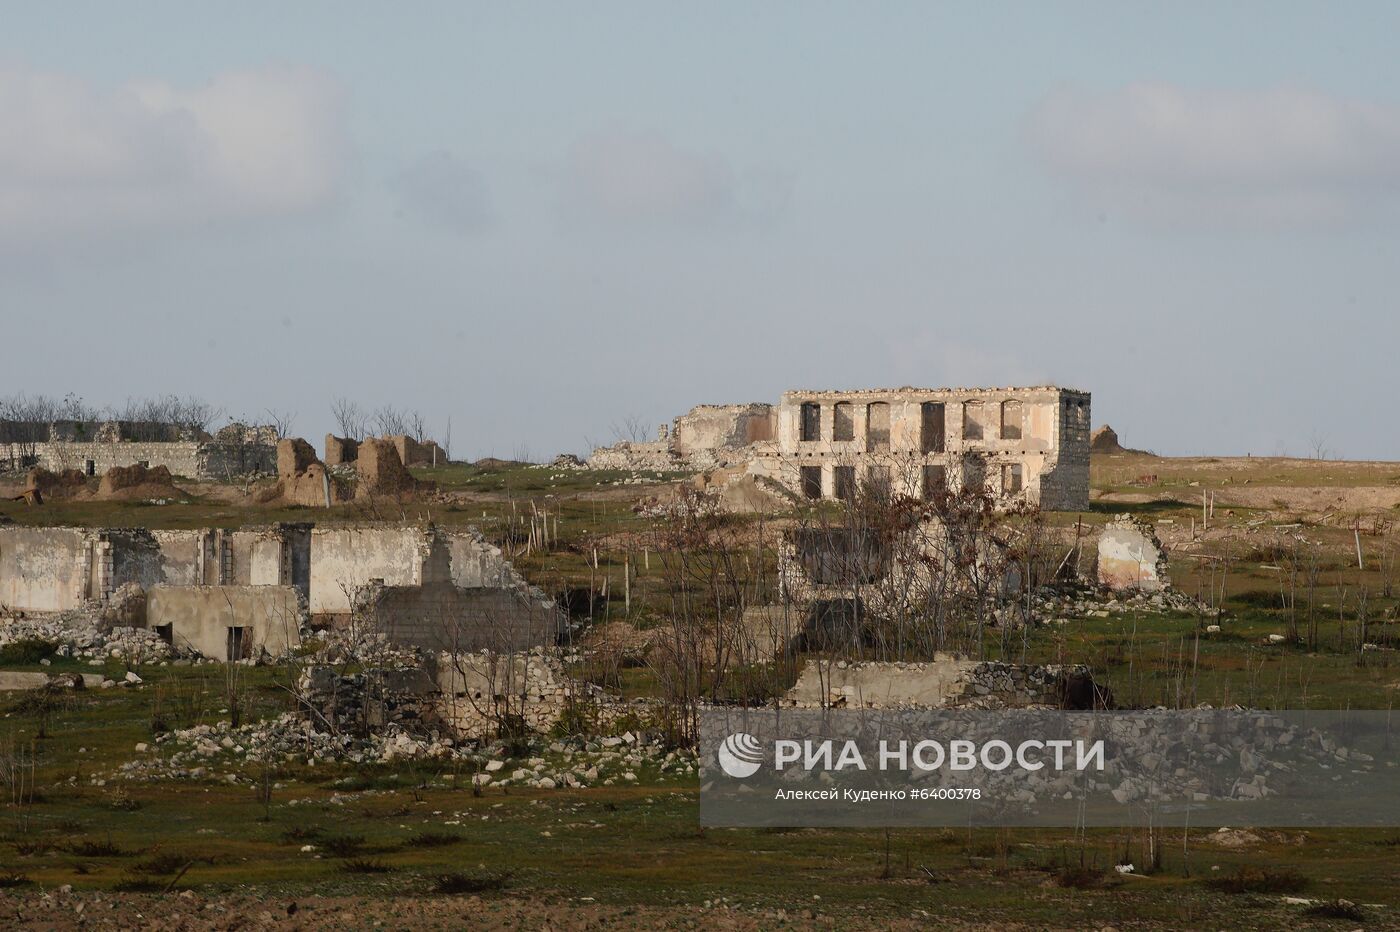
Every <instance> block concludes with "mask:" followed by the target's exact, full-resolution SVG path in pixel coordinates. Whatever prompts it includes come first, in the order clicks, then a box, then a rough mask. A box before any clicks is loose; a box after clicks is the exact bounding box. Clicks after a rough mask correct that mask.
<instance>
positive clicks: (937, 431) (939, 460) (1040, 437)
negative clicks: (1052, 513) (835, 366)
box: [755, 386, 1090, 510]
mask: <svg viewBox="0 0 1400 932" xmlns="http://www.w3.org/2000/svg"><path fill="white" fill-rule="evenodd" d="M1089 423H1090V422H1089V395H1088V393H1087V392H1079V391H1073V390H1070V389H1064V388H1055V387H1049V386H1043V387H1037V388H985V389H984V388H954V389H917V388H900V389H872V390H867V391H850V392H840V391H791V392H786V393H784V395H783V397H782V401H781V402H780V403H779V405H778V408H777V411H776V425H775V433H776V438H777V439H776V442H775V443H774V444H773V445H772V446H771V448H770V449H757V450H756V451H755V452H756V454H757V455H756V457H755V461H756V462H755V467H757V470H756V471H758V470H761V471H762V472H764V473H766V474H767V475H769V476H771V477H772V478H774V479H777V480H778V481H780V482H783V483H784V484H786V485H788V486H789V487H790V488H792V489H793V491H795V492H798V493H800V494H801V495H803V496H805V497H807V498H845V497H847V496H848V495H850V494H851V492H852V491H853V490H854V489H855V488H856V485H857V483H860V482H876V483H883V484H887V485H888V486H889V487H890V488H891V490H892V491H894V492H896V493H899V494H905V495H913V496H929V495H931V494H933V493H934V492H935V491H937V490H938V489H943V488H958V487H960V486H964V485H967V484H969V483H973V484H978V485H983V486H985V487H986V488H988V489H990V490H991V491H993V492H994V493H996V494H998V495H1000V496H1003V497H1006V498H1016V497H1022V498H1025V499H1027V500H1029V501H1032V502H1037V503H1039V504H1040V505H1041V507H1044V508H1048V509H1054V510H1073V509H1083V508H1088V507H1089Z"/></svg>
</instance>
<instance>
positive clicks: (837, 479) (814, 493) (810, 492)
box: [802, 461, 1025, 501]
mask: <svg viewBox="0 0 1400 932" xmlns="http://www.w3.org/2000/svg"><path fill="white" fill-rule="evenodd" d="M1024 477H1025V473H1024V472H1023V470H1022V466H1021V464H1020V463H1003V464H1002V466H1001V491H1002V493H1003V494H1005V495H1015V494H1016V493H1018V492H1020V491H1021V490H1022V489H1023V488H1025V478H1024ZM920 480H921V483H920V484H921V488H920V490H919V491H920V494H921V495H922V496H923V498H924V500H925V501H929V500H930V499H932V498H933V497H934V496H936V495H938V494H939V493H940V492H943V491H946V490H947V488H948V468H947V467H946V466H940V465H932V464H931V465H928V466H925V467H924V468H923V474H922V475H921V476H920ZM986 481H987V472H986V464H985V463H982V462H980V461H974V462H970V463H968V464H967V466H965V467H964V475H963V482H964V483H965V484H970V485H980V484H983V483H985V482H986ZM866 482H867V483H869V484H870V486H872V487H873V488H877V489H879V488H883V489H885V490H888V489H889V485H890V471H889V467H886V466H876V467H874V468H872V469H870V470H869V471H868V472H867V473H866ZM802 494H803V496H805V497H806V498H811V499H817V498H821V497H822V468H821V467H820V466H803V467H802ZM832 494H833V496H834V497H835V498H837V499H839V500H841V501H849V500H850V499H852V498H854V497H855V494H856V468H855V467H854V466H834V467H832Z"/></svg>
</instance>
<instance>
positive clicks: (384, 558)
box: [309, 527, 544, 615]
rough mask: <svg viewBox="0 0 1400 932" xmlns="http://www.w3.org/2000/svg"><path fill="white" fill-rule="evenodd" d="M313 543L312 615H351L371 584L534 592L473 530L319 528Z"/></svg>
mask: <svg viewBox="0 0 1400 932" xmlns="http://www.w3.org/2000/svg"><path fill="white" fill-rule="evenodd" d="M310 541H311V544H310V566H309V591H310V600H309V602H310V608H311V613H312V614H313V615H342V614H348V613H349V611H350V606H351V601H352V599H351V596H352V595H353V593H354V592H355V591H356V590H358V589H360V588H362V587H364V586H366V585H368V584H369V582H370V580H372V579H379V580H382V581H383V582H384V584H385V585H386V586H417V585H422V584H424V583H427V582H432V581H437V580H442V581H446V580H450V581H451V582H452V583H454V584H455V585H457V586H461V587H464V588H475V587H493V588H518V589H525V590H529V589H530V587H529V585H528V584H527V583H526V582H525V580H524V579H523V578H522V577H521V576H520V575H519V574H518V573H516V571H515V568H514V567H513V566H511V564H510V562H509V561H508V560H506V558H505V555H504V554H502V553H501V551H500V549H499V548H497V547H495V546H493V545H492V544H490V543H488V542H487V541H486V540H485V539H484V538H483V537H482V536H481V535H480V534H478V533H476V532H475V531H474V530H471V529H453V530H446V529H434V528H422V527H317V528H314V529H313V530H311V532H310ZM531 592H532V598H535V599H537V600H542V599H544V596H543V594H541V593H539V592H538V591H534V590H531Z"/></svg>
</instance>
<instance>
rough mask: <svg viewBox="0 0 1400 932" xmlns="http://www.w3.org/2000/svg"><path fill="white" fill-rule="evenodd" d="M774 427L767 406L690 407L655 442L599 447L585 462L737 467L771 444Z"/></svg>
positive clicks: (596, 465) (663, 468)
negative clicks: (754, 450)
mask: <svg viewBox="0 0 1400 932" xmlns="http://www.w3.org/2000/svg"><path fill="white" fill-rule="evenodd" d="M775 426H776V421H775V419H774V414H773V406H772V405H770V404H765V403H762V402H754V403H750V404H739V405H696V406H695V407H694V408H691V409H690V411H689V412H688V413H686V414H682V415H681V416H680V417H678V418H676V420H675V424H674V425H673V426H672V427H671V428H670V429H666V428H665V427H663V429H662V430H661V431H660V435H661V436H660V438H659V439H657V440H654V441H647V442H639V441H632V440H623V441H619V442H618V443H615V444H613V445H612V446H610V447H600V448H598V449H597V450H594V451H593V453H592V454H591V455H590V456H589V457H588V466H589V468H591V469H625V470H638V471H641V470H644V471H649V472H673V471H696V470H711V469H721V468H725V467H730V466H736V465H743V464H745V463H747V462H748V461H749V459H750V457H751V455H752V447H753V445H754V444H756V443H763V442H767V441H771V440H772V439H773V436H774V430H775Z"/></svg>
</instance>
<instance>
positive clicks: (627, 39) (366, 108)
mask: <svg viewBox="0 0 1400 932" xmlns="http://www.w3.org/2000/svg"><path fill="white" fill-rule="evenodd" d="M0 17H2V19H0V21H3V22H4V24H5V25H4V28H3V30H0V347H4V351H3V352H0V395H10V394H14V393H15V392H21V391H22V392H27V393H31V394H32V393H43V394H48V395H54V396H62V395H65V394H68V393H74V394H76V395H79V396H81V397H82V398H84V399H85V400H86V401H87V402H89V403H92V404H95V405H98V406H102V405H108V404H111V405H117V406H119V405H121V404H122V403H123V402H124V401H125V400H126V399H127V398H129V397H138V396H146V395H153V394H168V393H176V394H180V395H194V396H199V397H202V398H204V399H206V400H208V401H210V402H213V403H215V404H216V405H218V406H219V407H221V408H222V409H224V410H225V411H226V412H227V414H228V415H229V416H231V417H242V418H245V419H249V420H258V419H264V420H265V419H266V418H265V417H264V415H265V412H267V411H268V410H275V411H279V412H290V413H292V414H293V415H294V420H293V429H294V433H297V434H300V435H304V436H307V437H309V438H312V439H313V440H316V441H317V446H319V439H318V438H320V437H321V436H322V435H323V434H324V433H326V432H327V431H329V430H331V429H333V427H334V422H333V420H332V416H331V404H332V401H333V399H335V398H338V397H339V398H349V399H352V400H354V401H356V402H358V403H359V404H360V405H361V406H362V407H365V408H367V409H373V408H376V407H379V406H382V405H392V406H395V407H398V408H401V409H415V410H417V411H419V412H421V414H422V415H423V417H424V418H425V419H426V421H427V424H428V426H429V429H430V432H432V433H435V434H438V435H442V434H444V433H446V432H447V430H448V427H449V424H450V437H451V453H452V455H453V456H454V457H456V458H477V457H481V456H500V457H519V458H531V459H536V460H539V459H548V458H550V457H552V456H554V455H555V454H556V453H559V452H574V453H582V452H586V450H587V449H588V448H589V447H590V446H591V445H596V444H602V443H609V442H612V441H613V440H615V439H617V438H618V436H619V433H620V432H621V431H622V430H623V425H624V424H626V423H637V422H640V423H644V424H647V425H651V426H652V427H653V428H654V426H655V425H657V424H660V423H662V422H665V421H669V420H670V419H671V418H673V417H675V416H676V415H678V414H680V413H683V412H684V411H686V410H687V409H689V408H690V407H691V406H692V405H695V404H701V403H734V402H745V401H774V402H776V401H777V399H778V396H779V395H780V394H781V393H782V392H783V391H785V390H789V389H795V388H822V389H847V388H862V387H898V386H903V385H913V386H925V387H941V386H967V385H988V386H999V385H1038V384H1048V383H1054V384H1062V385H1066V386H1070V387H1074V388H1079V389H1083V390H1087V391H1090V392H1092V393H1093V420H1094V423H1095V424H1096V425H1098V424H1103V423H1109V424H1112V425H1113V427H1114V428H1115V429H1116V430H1117V431H1118V432H1119V435H1120V438H1121V439H1122V441H1123V442H1124V443H1125V444H1128V445H1131V446H1137V447H1144V448H1149V449H1152V450H1155V451H1157V452H1159V453H1165V454H1220V455H1224V454H1245V453H1253V454H1255V455H1284V454H1291V455H1300V456H1309V455H1314V454H1315V453H1316V452H1318V451H1319V450H1325V451H1326V452H1327V453H1329V454H1330V455H1333V456H1343V457H1349V458H1375V459H1400V431H1396V430H1393V429H1390V426H1389V425H1391V424H1393V423H1394V420H1395V419H1394V418H1393V416H1392V415H1391V413H1390V409H1389V406H1390V404H1391V403H1392V399H1394V397H1395V396H1396V395H1397V390H1398V389H1400V376H1397V374H1396V372H1397V370H1396V366H1395V364H1394V359H1395V356H1396V348H1397V346H1400V313H1397V311H1400V306H1397V305H1398V304H1400V302H1397V298H1398V297H1400V277H1397V275H1396V270H1397V268H1400V262H1397V259H1400V59H1398V58H1397V57H1396V56H1395V54H1394V36H1395V35H1397V34H1400V6H1397V5H1395V4H1391V3H1365V2H1359V0H1358V2H1353V3H1348V4H1343V5H1332V4H1328V5H1324V4H1322V3H1313V4H1301V3H1288V2H1278V0H1274V2H1268V3H1249V2H1233V3H1229V4H1219V3H1161V4H1148V3H1135V2H1123V0H1117V2H1105V3H1095V2H1061V3H1008V2H999V3H967V4H952V3H931V2H921V3H909V4H904V3H893V2H886V3H874V4H855V3H848V4H834V3H820V2H813V0H808V2H801V3H777V2H766V3H752V2H742V3H741V2H734V3H725V2H713V3H709V2H707V3H686V4H682V3H658V2H645V3H610V2H599V3H589V4H580V3H530V2H515V3H509V4H501V3H489V4H488V3H480V4H476V3H467V2H454V3H442V4H438V3H427V2H419V3H412V2H410V3H402V4H368V3H349V2H337V3H316V2H300V3H287V2H278V3H260V2H251V0H244V2H241V3H238V4H213V3H197V2H189V0H185V2H179V3H143V2H136V0H124V2H122V3H119V4H118V3H106V2H101V3H77V2H69V3H55V4H35V3H18V2H10V0H4V2H0Z"/></svg>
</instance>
